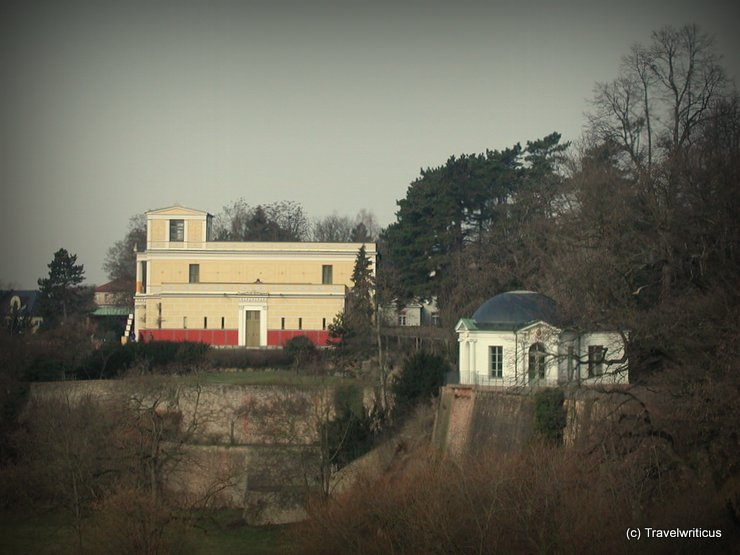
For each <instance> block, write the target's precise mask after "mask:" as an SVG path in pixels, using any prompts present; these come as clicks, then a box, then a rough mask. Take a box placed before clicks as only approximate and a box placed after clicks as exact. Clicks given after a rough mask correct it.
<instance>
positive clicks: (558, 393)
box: [534, 389, 566, 443]
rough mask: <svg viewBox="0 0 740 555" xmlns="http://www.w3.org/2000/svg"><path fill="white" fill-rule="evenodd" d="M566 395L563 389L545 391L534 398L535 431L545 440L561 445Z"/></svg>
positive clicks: (539, 392)
mask: <svg viewBox="0 0 740 555" xmlns="http://www.w3.org/2000/svg"><path fill="white" fill-rule="evenodd" d="M564 400H565V395H564V394H563V391H562V390H561V389H544V390H542V391H538V392H537V393H535V396H534V422H535V431H536V432H537V433H538V434H539V435H540V436H541V437H542V438H543V439H544V440H545V441H549V442H552V443H560V442H561V441H562V439H563V428H565V424H566V420H565V410H564V409H563V401H564Z"/></svg>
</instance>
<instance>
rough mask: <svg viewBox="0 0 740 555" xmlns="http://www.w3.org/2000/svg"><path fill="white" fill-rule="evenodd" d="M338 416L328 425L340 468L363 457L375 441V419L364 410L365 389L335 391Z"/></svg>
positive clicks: (332, 452) (336, 461) (353, 387)
mask: <svg viewBox="0 0 740 555" xmlns="http://www.w3.org/2000/svg"><path fill="white" fill-rule="evenodd" d="M334 407H335V416H334V418H333V419H331V420H330V421H329V422H328V423H327V424H326V427H327V430H326V431H327V441H328V445H329V451H330V453H331V456H332V461H331V462H332V463H333V464H335V465H337V467H338V468H342V467H343V466H346V465H347V464H349V463H350V462H352V461H353V460H355V459H357V458H358V457H361V456H362V455H364V454H365V453H367V452H368V451H370V449H372V447H373V444H374V434H373V430H372V424H373V422H372V418H370V415H369V414H368V413H367V411H366V410H365V406H364V404H363V399H362V388H361V387H359V386H357V385H347V386H341V387H337V389H336V390H335V393H334Z"/></svg>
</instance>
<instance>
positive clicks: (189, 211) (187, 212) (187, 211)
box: [146, 205, 208, 217]
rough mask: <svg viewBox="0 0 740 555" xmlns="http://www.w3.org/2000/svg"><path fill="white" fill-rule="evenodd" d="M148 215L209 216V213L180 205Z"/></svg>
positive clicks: (151, 212)
mask: <svg viewBox="0 0 740 555" xmlns="http://www.w3.org/2000/svg"><path fill="white" fill-rule="evenodd" d="M146 214H147V216H201V217H203V216H208V212H206V211H205V210H196V209H194V208H187V207H185V206H180V205H174V206H167V207H165V208H158V209H156V210H148V211H147V212H146Z"/></svg>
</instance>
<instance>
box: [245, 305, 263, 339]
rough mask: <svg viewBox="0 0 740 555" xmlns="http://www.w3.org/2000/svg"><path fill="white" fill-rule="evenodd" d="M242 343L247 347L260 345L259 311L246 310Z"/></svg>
mask: <svg viewBox="0 0 740 555" xmlns="http://www.w3.org/2000/svg"><path fill="white" fill-rule="evenodd" d="M244 343H245V345H246V346H247V347H259V346H260V311H259V310H246V311H245V321H244Z"/></svg>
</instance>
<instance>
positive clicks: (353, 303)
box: [329, 245, 375, 356]
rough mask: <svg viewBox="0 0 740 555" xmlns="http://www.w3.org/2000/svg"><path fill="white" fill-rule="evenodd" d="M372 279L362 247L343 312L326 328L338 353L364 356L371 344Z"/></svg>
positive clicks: (358, 253) (365, 253) (369, 264)
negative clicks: (338, 350)
mask: <svg viewBox="0 0 740 555" xmlns="http://www.w3.org/2000/svg"><path fill="white" fill-rule="evenodd" d="M374 289H375V278H374V277H373V272H372V262H371V261H370V259H369V258H368V257H367V250H366V249H365V245H362V247H360V250H359V251H357V258H356V259H355V267H354V269H353V271H352V289H351V290H350V292H349V294H348V295H347V303H346V306H345V310H344V312H342V313H340V314H338V315H337V316H336V317H335V318H334V321H333V322H332V323H331V324H330V325H329V337H330V340H331V343H332V344H333V345H334V346H335V347H337V348H338V349H340V350H341V351H342V352H345V353H351V354H354V355H360V356H365V355H367V354H368V353H369V351H370V349H371V348H372V341H373V314H374V312H375V307H374V305H373V291H374Z"/></svg>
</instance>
